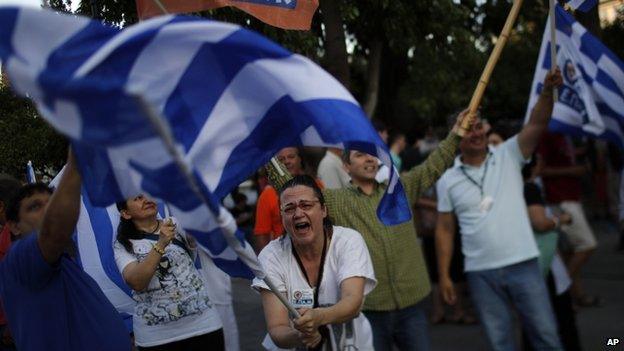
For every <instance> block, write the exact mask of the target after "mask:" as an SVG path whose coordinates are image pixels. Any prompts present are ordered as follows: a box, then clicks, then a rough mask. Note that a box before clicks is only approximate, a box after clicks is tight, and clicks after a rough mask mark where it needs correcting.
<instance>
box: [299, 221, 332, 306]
mask: <svg viewBox="0 0 624 351" xmlns="http://www.w3.org/2000/svg"><path fill="white" fill-rule="evenodd" d="M291 243H292V239H291ZM326 249H327V235H325V233H323V253H321V264H320V265H319V270H318V279H317V281H316V289H314V305H313V308H316V307H318V294H319V290H320V289H319V288H320V287H321V281H322V280H323V270H324V269H325V256H326V255H327V250H326ZM292 253H293V256H295V260H297V264H298V265H299V268H301V271H302V272H303V276H304V277H305V279H306V281H307V282H308V285H310V286H312V283H310V278H308V273H306V270H305V267H304V266H303V262H301V258H300V257H299V254H298V253H297V250H295V245H294V243H292Z"/></svg>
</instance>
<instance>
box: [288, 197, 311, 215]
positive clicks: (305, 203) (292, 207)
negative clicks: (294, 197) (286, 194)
mask: <svg viewBox="0 0 624 351" xmlns="http://www.w3.org/2000/svg"><path fill="white" fill-rule="evenodd" d="M317 202H320V200H301V201H299V203H297V204H295V203H292V202H291V203H287V204H286V205H284V206H283V207H282V212H284V213H285V214H287V215H292V214H294V213H295V211H296V210H297V207H299V208H300V209H301V210H302V211H304V212H308V211H310V210H311V209H312V208H313V207H314V204H316V203H317Z"/></svg>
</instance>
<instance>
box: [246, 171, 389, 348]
mask: <svg viewBox="0 0 624 351" xmlns="http://www.w3.org/2000/svg"><path fill="white" fill-rule="evenodd" d="M279 194H280V197H279V200H280V211H281V214H282V222H283V225H284V228H285V230H286V233H287V235H284V236H282V237H281V238H279V239H275V240H273V241H271V242H270V243H269V244H268V245H267V246H266V247H265V248H264V249H263V250H262V252H261V253H260V256H259V259H260V262H261V263H262V265H263V266H264V268H265V270H266V273H267V275H268V276H269V277H270V278H271V279H272V280H273V282H274V283H275V284H276V286H277V288H278V290H279V291H280V293H282V294H284V296H286V298H287V299H288V300H289V301H290V302H291V303H292V304H293V305H294V307H295V308H297V309H298V311H299V313H300V314H301V317H300V318H298V319H294V320H293V321H291V318H290V317H289V315H288V311H287V310H286V308H285V307H284V306H283V305H282V304H281V303H280V302H279V300H278V298H277V297H276V296H275V295H274V294H273V293H272V292H270V291H269V290H268V287H267V286H266V285H265V284H264V282H263V281H261V280H259V279H255V280H254V281H253V283H252V286H253V287H254V288H255V289H257V290H259V291H260V293H261V295H262V305H263V307H264V315H265V318H266V322H267V329H268V332H269V336H270V338H268V337H267V338H265V341H264V343H263V345H264V346H265V347H266V348H267V349H277V348H281V349H294V348H297V347H308V348H312V349H315V350H324V349H327V350H330V349H331V350H349V349H351V350H372V349H373V340H372V332H371V327H370V324H369V323H368V320H367V319H366V317H365V316H364V315H363V314H362V313H360V309H361V307H362V303H363V302H364V296H365V295H367V294H368V293H369V292H370V291H372V290H373V288H374V287H375V284H376V283H377V282H376V280H375V275H374V273H373V266H372V262H371V259H370V255H369V253H368V249H367V247H366V243H365V242H364V239H363V238H362V236H361V235H360V233H358V232H356V231H355V230H353V229H350V228H344V227H339V226H334V225H332V222H331V220H330V218H329V217H328V215H327V208H326V207H325V199H324V197H323V194H322V192H321V189H320V188H319V186H318V185H317V183H316V181H315V180H314V178H312V177H310V176H305V175H303V176H296V177H294V178H292V179H291V180H290V181H288V182H287V183H286V184H285V185H284V186H283V187H282V189H281V190H280V192H279Z"/></svg>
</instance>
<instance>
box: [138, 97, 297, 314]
mask: <svg viewBox="0 0 624 351" xmlns="http://www.w3.org/2000/svg"><path fill="white" fill-rule="evenodd" d="M134 98H135V100H136V101H137V103H138V105H139V106H140V108H141V110H142V111H143V114H144V115H145V117H146V118H147V119H148V120H149V122H150V123H151V124H152V126H153V127H154V129H155V130H156V133H157V134H158V135H159V136H160V139H161V140H162V142H163V143H164V144H165V147H166V148H167V151H168V152H169V154H170V155H171V157H172V158H173V159H174V162H175V163H176V165H177V166H178V169H180V171H181V172H182V174H183V175H184V178H185V179H186V182H187V183H188V185H189V187H190V188H191V190H192V191H193V193H195V195H197V197H199V199H200V200H201V201H202V202H203V203H204V204H206V206H209V204H210V201H209V199H208V198H207V197H206V196H205V194H204V193H203V192H202V191H201V190H200V187H199V185H198V184H197V182H196V180H195V177H194V176H193V172H192V171H191V169H190V167H189V166H188V164H187V163H186V162H185V161H184V158H183V157H182V155H181V154H180V152H179V150H178V148H176V146H175V142H174V139H173V135H172V134H171V130H170V129H169V128H168V126H167V125H166V124H165V123H164V119H163V118H161V116H160V113H159V112H158V111H156V109H155V108H154V107H153V106H152V105H151V104H150V103H149V102H147V101H146V100H145V98H143V97H142V96H141V95H134ZM224 234H225V235H223V236H224V238H225V240H226V241H227V243H228V245H229V246H230V247H232V248H233V249H234V250H235V251H236V248H237V247H240V242H239V241H238V238H236V237H235V236H234V235H233V233H229V232H227V231H226V230H224ZM239 257H240V258H241V260H243V262H245V261H248V262H249V261H253V259H251V258H249V257H247V256H246V255H239ZM251 263H253V264H252V265H253V266H259V262H258V259H257V258H256V259H255V262H251ZM254 274H255V275H256V277H258V278H260V279H262V280H263V281H264V282H265V283H266V285H267V286H268V287H269V289H270V290H271V291H272V292H273V294H274V295H275V296H277V298H278V299H279V300H280V301H281V302H282V304H284V306H285V307H286V309H288V311H289V312H290V313H291V314H292V315H293V316H295V317H296V318H300V317H301V315H300V314H299V312H297V310H296V309H295V307H294V306H293V305H291V304H290V302H289V301H288V300H287V299H286V297H284V295H282V294H281V293H280V291H279V290H278V289H277V286H275V284H274V283H273V281H272V280H271V279H270V278H269V276H267V275H266V274H265V273H264V272H256V271H255V270H254Z"/></svg>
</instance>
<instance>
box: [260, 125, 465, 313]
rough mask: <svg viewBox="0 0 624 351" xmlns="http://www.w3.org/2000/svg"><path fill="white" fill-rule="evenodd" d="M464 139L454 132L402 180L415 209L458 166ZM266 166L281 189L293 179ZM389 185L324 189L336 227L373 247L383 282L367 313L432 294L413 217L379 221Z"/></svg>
mask: <svg viewBox="0 0 624 351" xmlns="http://www.w3.org/2000/svg"><path fill="white" fill-rule="evenodd" d="M460 140H461V139H460V137H459V136H457V135H455V134H454V133H450V134H449V136H448V137H447V138H446V139H445V140H444V141H442V142H441V143H440V145H439V146H438V148H437V149H436V150H435V151H433V152H432V153H431V154H430V155H429V157H428V158H427V160H425V162H423V163H422V164H421V165H419V166H417V167H414V168H413V169H412V170H410V171H409V172H407V173H406V174H405V175H404V176H402V177H401V181H402V183H403V185H404V188H405V192H406V195H407V198H408V201H409V203H410V204H411V205H412V206H413V205H414V204H415V203H416V200H417V199H418V197H419V196H420V195H421V194H422V192H424V191H425V190H427V189H428V188H429V187H431V186H432V185H433V184H434V183H435V182H436V181H437V180H438V178H440V176H441V175H442V173H444V171H445V170H446V169H447V168H448V167H450V166H451V165H452V164H453V160H454V158H455V152H456V150H457V146H458V144H459V141H460ZM267 168H268V173H269V179H270V181H271V183H272V184H273V185H275V186H276V188H277V189H279V188H280V187H281V186H282V185H283V184H284V183H286V181H288V180H289V179H290V178H291V177H290V174H288V172H287V171H285V169H286V168H285V167H283V165H282V169H283V170H284V175H283V176H279V175H278V172H277V170H276V169H274V168H273V167H272V166H269V167H267ZM386 187H387V184H386V183H379V184H377V187H376V188H375V190H374V191H373V193H372V194H370V195H367V194H365V193H363V192H362V191H361V190H360V188H359V187H356V186H354V185H353V184H352V185H351V186H349V187H346V188H342V189H325V190H323V195H324V196H325V201H326V206H327V209H328V211H329V216H330V217H331V219H332V221H333V222H334V224H335V225H339V226H343V227H350V228H353V229H355V230H357V231H358V232H360V233H361V234H362V237H363V238H364V240H365V241H366V245H367V246H368V250H369V252H370V255H371V259H372V261H373V268H374V269H375V277H376V278H377V282H378V283H377V287H376V288H375V289H374V290H373V291H372V292H371V293H370V294H368V296H367V297H366V301H365V302H364V310H369V311H391V310H396V309H402V308H405V307H408V306H411V305H414V304H416V303H418V302H419V301H420V300H422V299H423V298H424V297H425V296H427V295H428V294H429V292H430V291H431V285H430V283H429V276H428V274H427V269H426V266H425V260H424V258H423V253H422V248H421V245H420V242H419V240H418V238H417V234H416V227H415V226H414V221H413V219H410V220H409V221H407V222H404V223H401V224H399V225H394V226H386V225H384V224H383V223H381V222H380V221H379V219H378V218H377V213H376V210H377V205H378V204H379V202H380V201H381V197H382V196H383V194H384V191H385V190H386Z"/></svg>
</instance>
